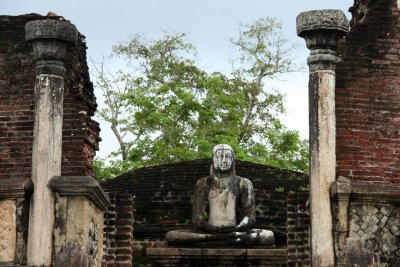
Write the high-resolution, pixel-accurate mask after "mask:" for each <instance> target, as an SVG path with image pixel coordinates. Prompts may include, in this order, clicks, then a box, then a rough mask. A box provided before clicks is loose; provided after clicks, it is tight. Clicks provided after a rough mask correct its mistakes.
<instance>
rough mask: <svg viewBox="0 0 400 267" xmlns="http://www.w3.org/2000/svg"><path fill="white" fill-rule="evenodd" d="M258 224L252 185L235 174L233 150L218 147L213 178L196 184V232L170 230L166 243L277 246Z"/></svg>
mask: <svg viewBox="0 0 400 267" xmlns="http://www.w3.org/2000/svg"><path fill="white" fill-rule="evenodd" d="M255 221H256V212H255V201H254V190H253V185H252V183H251V182H250V180H248V179H246V178H243V177H240V176H237V175H236V173H235V155H234V152H233V149H232V147H231V146H229V145H226V144H219V145H216V146H215V147H214V149H213V159H212V165H211V172H210V175H209V176H207V177H203V178H201V179H199V180H198V181H197V182H196V185H195V190H194V198H193V206H192V223H193V226H194V229H191V230H173V231H170V232H168V233H167V235H166V240H167V243H168V245H175V246H176V245H191V246H225V245H241V246H251V245H258V246H272V245H274V242H275V241H274V234H273V232H272V231H269V230H264V229H253V228H252V227H253V226H254V224H255Z"/></svg>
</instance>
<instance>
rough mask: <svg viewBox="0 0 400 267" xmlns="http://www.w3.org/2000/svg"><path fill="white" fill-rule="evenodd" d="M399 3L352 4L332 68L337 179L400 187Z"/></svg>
mask: <svg viewBox="0 0 400 267" xmlns="http://www.w3.org/2000/svg"><path fill="white" fill-rule="evenodd" d="M397 2H398V1H395V0H390V1H374V0H357V1H355V5H354V6H353V7H352V8H351V11H352V14H353V19H352V20H351V22H350V23H351V25H352V26H351V30H350V33H349V34H348V36H347V37H346V41H345V43H344V44H343V45H342V47H341V48H340V49H339V52H338V53H339V55H341V57H342V61H341V62H340V63H339V64H338V65H337V67H336V72H337V81H336V127H337V141H336V143H337V175H338V176H344V177H347V178H349V179H351V180H353V181H366V182H385V183H400V157H399V156H398V155H399V153H400V131H399V129H400V82H399V81H400V58H399V56H400V52H399V51H400V39H399V37H400V35H399V33H400V21H399V15H400V10H399V8H398V4H397Z"/></svg>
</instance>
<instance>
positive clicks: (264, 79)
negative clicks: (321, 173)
mask: <svg viewBox="0 0 400 267" xmlns="http://www.w3.org/2000/svg"><path fill="white" fill-rule="evenodd" d="M230 41H231V43H232V44H233V46H234V47H235V48H236V50H237V54H236V55H237V57H236V58H233V59H231V66H232V70H231V71H230V72H228V73H226V72H223V71H222V70H221V71H220V72H214V73H208V72H207V71H205V70H203V69H201V68H200V67H199V64H198V63H197V61H196V50H195V47H194V46H193V44H191V43H190V42H188V41H187V40H186V35H185V34H183V33H168V32H165V33H164V37H163V38H161V39H158V40H146V39H145V38H144V37H143V36H141V35H134V36H132V37H130V38H129V40H128V41H127V42H125V43H120V44H118V45H115V46H114V47H113V53H112V55H111V57H113V58H115V57H118V58H122V59H124V61H125V62H126V67H125V68H121V69H120V70H119V71H117V72H116V73H111V72H110V71H108V70H107V68H106V67H105V66H104V64H103V63H101V64H96V65H95V70H96V85H97V86H98V87H99V88H101V90H102V92H103V95H104V97H105V107H104V108H102V109H101V110H100V111H99V113H98V114H99V116H100V117H101V118H102V119H104V120H105V121H107V122H109V123H110V124H111V129H112V130H113V133H114V134H115V136H116V138H117V140H118V142H119V149H117V150H116V151H115V152H114V153H113V154H112V155H111V158H110V159H111V160H110V162H109V164H108V165H107V164H105V162H104V160H102V159H97V161H96V162H95V168H96V171H97V174H98V176H99V178H100V179H106V178H109V177H112V176H114V175H118V174H120V173H123V172H125V171H127V170H128V169H130V168H135V167H142V166H147V165H154V164H161V163H168V162H178V161H183V160H190V159H196V158H204V157H210V153H211V152H210V151H211V150H212V147H213V146H214V145H216V144H218V143H227V144H230V145H231V146H232V147H233V148H234V150H235V154H236V158H238V159H242V160H248V161H252V162H258V163H264V164H269V165H272V166H277V167H282V168H287V169H292V170H298V171H304V172H306V171H307V162H308V155H307V154H308V148H307V147H308V145H307V142H306V141H304V140H300V137H299V133H298V132H297V131H291V130H288V129H286V128H285V126H284V125H283V124H282V122H281V119H280V116H281V115H282V114H283V113H284V96H283V95H282V94H281V93H280V92H279V91H277V90H274V89H272V88H269V87H268V82H269V81H271V80H272V79H276V78H277V77H278V76H279V75H280V74H282V73H287V72H291V71H295V70H296V66H295V64H294V63H293V61H292V59H291V57H290V55H291V52H292V51H293V49H294V47H293V46H292V45H291V44H290V43H289V42H288V40H286V39H285V38H284V37H283V35H282V32H281V24H280V23H279V22H278V21H277V20H275V19H271V18H261V19H259V20H257V21H255V22H253V23H251V24H248V25H241V27H240V29H239V34H238V36H237V37H236V38H230ZM119 157H120V158H119Z"/></svg>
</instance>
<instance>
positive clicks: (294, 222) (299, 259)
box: [286, 192, 310, 267]
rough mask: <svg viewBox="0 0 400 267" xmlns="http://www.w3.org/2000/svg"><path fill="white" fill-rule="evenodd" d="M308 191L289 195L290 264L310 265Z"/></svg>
mask: <svg viewBox="0 0 400 267" xmlns="http://www.w3.org/2000/svg"><path fill="white" fill-rule="evenodd" d="M308 198H309V194H308V193H292V192H290V193H289V194H288V197H287V205H288V206H287V224H286V227H287V234H288V237H287V255H288V266H293V267H295V266H309V265H310V243H309V241H310V240H309V228H310V214H309V209H308V207H306V203H307V201H308Z"/></svg>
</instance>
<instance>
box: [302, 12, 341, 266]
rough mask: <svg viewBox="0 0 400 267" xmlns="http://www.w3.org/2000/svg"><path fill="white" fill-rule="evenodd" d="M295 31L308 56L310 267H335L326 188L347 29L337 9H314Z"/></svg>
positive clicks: (332, 168)
mask: <svg viewBox="0 0 400 267" xmlns="http://www.w3.org/2000/svg"><path fill="white" fill-rule="evenodd" d="M296 22H297V34H298V35H299V36H300V37H302V38H304V39H305V40H306V45H307V48H309V49H310V51H311V52H310V56H309V57H308V60H307V63H308V65H309V69H310V76H309V77H310V78H309V79H310V80H309V116H310V118H309V120H310V190H311V192H310V213H311V215H310V216H311V254H312V266H334V264H335V256H334V244H333V235H332V230H333V227H332V213H331V205H330V194H329V187H330V184H331V183H332V182H334V181H335V167H336V155H335V146H336V144H335V141H336V140H335V138H336V137H335V135H336V133H335V131H336V126H335V66H336V63H337V62H338V58H337V57H336V47H337V42H338V40H339V39H340V38H341V37H343V36H344V35H345V34H346V33H347V32H348V30H349V23H348V21H347V18H346V16H345V15H344V14H343V12H342V11H340V10H314V11H309V12H304V13H300V14H299V15H298V16H297V21H296Z"/></svg>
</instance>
